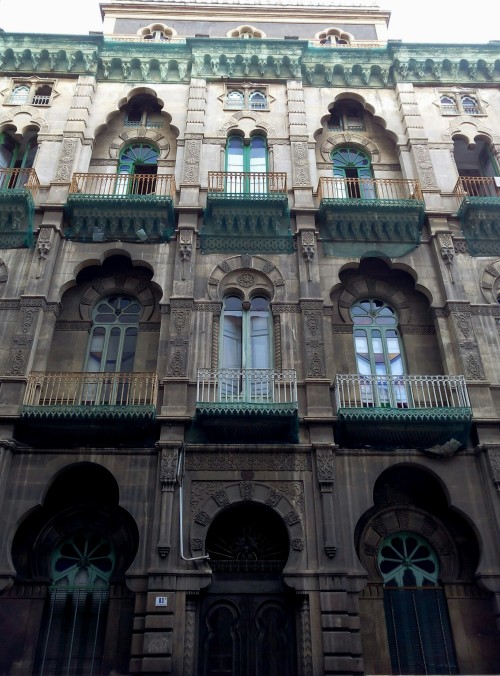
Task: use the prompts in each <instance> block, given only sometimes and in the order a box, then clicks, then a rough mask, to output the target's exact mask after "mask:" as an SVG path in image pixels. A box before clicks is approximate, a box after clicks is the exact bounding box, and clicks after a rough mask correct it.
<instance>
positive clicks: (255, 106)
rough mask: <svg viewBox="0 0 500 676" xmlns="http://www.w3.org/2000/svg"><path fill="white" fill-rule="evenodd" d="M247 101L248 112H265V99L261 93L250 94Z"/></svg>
mask: <svg viewBox="0 0 500 676" xmlns="http://www.w3.org/2000/svg"><path fill="white" fill-rule="evenodd" d="M249 99H250V110H266V108H267V97H266V96H265V95H264V94H263V93H262V92H252V93H251V94H250V96H249Z"/></svg>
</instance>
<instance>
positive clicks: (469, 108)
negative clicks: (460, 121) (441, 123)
mask: <svg viewBox="0 0 500 676" xmlns="http://www.w3.org/2000/svg"><path fill="white" fill-rule="evenodd" d="M479 101H480V100H479V97H478V96H477V95H476V92H472V91H471V92H469V93H467V94H466V93H464V92H463V91H461V92H456V91H449V92H443V93H442V94H441V95H440V97H439V105H440V107H441V115H484V111H483V109H482V108H481V104H480V102H479Z"/></svg>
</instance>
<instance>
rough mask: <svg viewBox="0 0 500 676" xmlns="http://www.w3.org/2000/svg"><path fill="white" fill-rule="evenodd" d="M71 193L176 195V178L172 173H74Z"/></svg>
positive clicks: (117, 195)
mask: <svg viewBox="0 0 500 676" xmlns="http://www.w3.org/2000/svg"><path fill="white" fill-rule="evenodd" d="M69 194H70V195H77V194H79V195H94V196H100V197H104V198H119V197H123V198H126V197H130V196H133V195H151V196H155V197H171V198H173V197H174V195H175V179H174V176H173V175H171V174H168V175H165V174H82V173H76V174H73V177H72V179H71V184H70V187H69Z"/></svg>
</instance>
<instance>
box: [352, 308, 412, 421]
mask: <svg viewBox="0 0 500 676" xmlns="http://www.w3.org/2000/svg"><path fill="white" fill-rule="evenodd" d="M351 318H352V321H353V323H354V348H355V351H356V365H357V369H358V373H359V374H360V375H361V376H367V378H366V380H365V379H363V384H362V385H361V394H362V398H363V404H364V405H365V406H374V407H380V406H382V407H397V408H406V407H407V406H408V398H407V393H406V387H405V383H404V378H402V376H403V375H404V367H403V355H402V353H401V345H400V342H399V335H398V330H397V324H398V321H397V317H396V313H395V312H394V310H393V309H392V308H391V307H390V306H389V305H387V304H386V303H384V302H383V301H381V300H373V299H366V300H362V301H360V302H359V303H357V304H356V305H354V306H353V307H352V308H351Z"/></svg>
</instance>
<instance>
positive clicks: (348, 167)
mask: <svg viewBox="0 0 500 676" xmlns="http://www.w3.org/2000/svg"><path fill="white" fill-rule="evenodd" d="M332 162H333V176H334V178H335V179H337V180H336V181H335V190H336V193H337V195H336V196H337V197H345V198H351V199H353V198H354V199H373V198H375V186H374V183H373V176H372V170H371V165H370V158H369V157H368V155H367V154H366V153H364V152H362V151H361V150H358V148H354V147H349V146H347V147H344V148H337V149H336V150H334V151H333V153H332Z"/></svg>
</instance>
